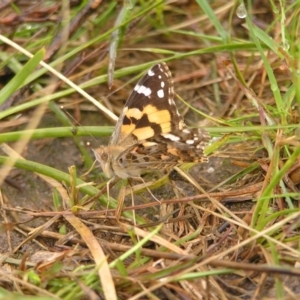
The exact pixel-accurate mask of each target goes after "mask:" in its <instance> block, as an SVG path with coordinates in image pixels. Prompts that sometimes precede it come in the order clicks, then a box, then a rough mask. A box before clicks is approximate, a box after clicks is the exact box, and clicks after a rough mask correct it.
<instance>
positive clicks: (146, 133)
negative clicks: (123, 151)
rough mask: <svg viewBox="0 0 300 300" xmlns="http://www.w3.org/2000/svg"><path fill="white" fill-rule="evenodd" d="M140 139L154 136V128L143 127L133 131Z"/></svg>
mask: <svg viewBox="0 0 300 300" xmlns="http://www.w3.org/2000/svg"><path fill="white" fill-rule="evenodd" d="M132 134H134V135H135V136H136V137H137V139H138V140H139V141H143V140H146V139H149V138H151V137H153V136H154V130H153V129H152V128H151V127H150V126H147V127H142V128H138V129H135V130H133V131H132Z"/></svg>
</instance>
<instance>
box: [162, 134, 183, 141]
mask: <svg viewBox="0 0 300 300" xmlns="http://www.w3.org/2000/svg"><path fill="white" fill-rule="evenodd" d="M162 136H163V137H164V138H166V139H169V140H171V141H172V142H178V141H179V140H180V138H179V137H178V136H176V135H174V134H171V133H165V134H162Z"/></svg>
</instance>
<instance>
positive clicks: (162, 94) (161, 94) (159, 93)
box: [157, 89, 165, 98]
mask: <svg viewBox="0 0 300 300" xmlns="http://www.w3.org/2000/svg"><path fill="white" fill-rule="evenodd" d="M157 96H158V97H159V98H163V97H164V96H165V93H164V90H162V89H160V90H158V91H157Z"/></svg>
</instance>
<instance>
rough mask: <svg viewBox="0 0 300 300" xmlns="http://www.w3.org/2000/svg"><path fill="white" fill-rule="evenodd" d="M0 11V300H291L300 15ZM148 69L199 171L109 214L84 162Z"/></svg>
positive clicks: (143, 186)
mask: <svg viewBox="0 0 300 300" xmlns="http://www.w3.org/2000/svg"><path fill="white" fill-rule="evenodd" d="M123 2H124V3H123ZM0 8H1V9H0V23H1V28H0V34H1V35H0V39H1V41H2V42H1V45H0V47H1V48H0V57H1V66H2V68H1V73H0V80H1V81H0V84H1V86H2V90H1V91H0V142H1V143H2V144H1V150H0V168H1V169H0V185H1V193H0V200H1V222H2V225H1V228H2V234H1V236H0V238H1V244H0V249H1V252H0V255H1V268H0V284H1V287H2V288H0V299H7V298H8V297H10V299H19V297H22V299H24V297H25V296H26V295H27V296H28V297H29V298H30V299H48V298H49V299H71V298H72V299H103V298H105V299H117V298H118V299H262V298H264V299H298V297H299V294H300V287H299V276H300V271H299V240H300V239H299V238H300V235H299V232H298V224H299V222H298V220H299V205H298V200H299V182H300V180H299V170H300V169H299V163H300V162H299V154H300V147H299V133H298V131H299V113H298V112H299V105H298V103H299V101H300V100H299V99H300V94H299V88H298V87H299V86H300V84H299V83H300V82H299V61H300V60H299V58H298V56H297V55H298V53H299V48H298V47H299V33H298V27H299V20H298V19H299V18H298V14H299V9H300V6H299V1H293V2H281V1H278V3H273V2H271V1H270V2H269V1H267V0H264V1H252V2H251V6H248V7H247V8H245V7H242V6H240V5H239V3H235V2H234V1H162V2H159V1H153V3H152V1H151V3H150V2H147V1H133V0H132V1H70V2H68V5H66V2H64V1H54V0H53V1H48V2H47V3H45V2H44V1H21V0H19V1H17V0H16V1H5V2H3V3H1V4H0ZM18 47H20V48H18ZM24 49H26V50H27V51H29V52H30V53H32V54H34V57H33V58H31V59H29V57H28V54H26V52H24ZM41 60H43V61H44V62H45V64H44V65H39V62H40V61H41ZM158 61H166V62H167V63H168V66H169V68H170V70H171V71H172V74H173V77H174V82H175V91H176V93H177V94H178V95H179V96H180V98H182V99H183V100H184V102H185V103H184V102H182V101H180V99H179V98H177V99H176V103H177V106H178V109H179V110H180V112H181V113H182V115H183V116H184V119H185V121H186V123H187V125H188V126H193V127H199V126H201V127H205V128H206V129H207V131H208V132H209V133H210V134H211V136H212V140H211V142H210V144H209V145H208V147H207V149H206V152H207V154H208V156H209V163H207V164H200V165H195V166H186V165H185V166H182V168H181V169H180V170H181V171H180V170H177V171H176V170H175V171H172V172H171V173H170V174H166V173H164V172H153V173H150V174H145V176H143V180H142V181H135V180H131V181H122V180H115V181H114V182H111V184H110V187H109V191H110V199H109V200H108V197H107V193H106V192H107V179H106V178H105V177H104V176H103V174H102V173H101V170H100V169H99V167H98V166H97V165H96V166H95V165H93V160H94V158H93V155H92V151H90V150H91V149H93V148H96V147H98V146H99V145H100V144H105V143H107V138H106V137H107V136H109V135H110V134H111V132H112V129H113V127H112V126H113V125H114V121H115V120H116V117H115V115H117V116H118V115H120V113H121V111H122V108H123V105H124V101H125V100H126V99H127V97H128V95H129V94H130V92H131V90H132V89H133V86H134V84H135V83H136V82H137V80H138V78H140V77H141V74H143V73H144V72H145V70H146V69H147V68H149V67H150V66H152V65H154V64H155V63H157V62H158ZM49 66H50V67H52V68H54V69H55V70H56V73H54V71H53V70H52V69H51V68H50V67H49ZM107 74H108V75H107ZM62 75H63V76H64V77H61V76H62ZM65 78H68V79H69V80H70V81H71V83H69V82H67V81H66V79H65ZM72 83H73V84H74V86H70V84H72ZM108 86H111V88H109V87H108ZM81 89H83V90H84V92H86V93H87V94H84V93H83V92H82V90H81ZM88 96H90V97H93V98H94V99H97V100H98V101H99V103H101V104H102V105H103V106H104V107H105V108H107V110H108V111H109V112H108V114H109V115H108V114H107V113H105V112H103V111H101V110H102V107H100V110H99V108H96V106H95V104H94V103H93V102H92V101H93V99H90V98H88ZM98 106H99V105H98ZM114 114H115V115H114ZM78 124H80V126H79V125H78ZM99 137H100V138H99ZM96 138H99V139H96ZM92 165H93V168H92V169H91V167H92ZM74 166H76V168H75V167H74ZM88 170H89V172H87V171H88ZM179 173H180V174H179ZM187 174H188V175H187Z"/></svg>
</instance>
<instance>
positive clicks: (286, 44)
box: [280, 40, 290, 51]
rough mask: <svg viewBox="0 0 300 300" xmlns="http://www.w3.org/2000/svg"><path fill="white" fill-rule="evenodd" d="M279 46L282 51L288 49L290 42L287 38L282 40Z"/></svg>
mask: <svg viewBox="0 0 300 300" xmlns="http://www.w3.org/2000/svg"><path fill="white" fill-rule="evenodd" d="M280 46H281V47H282V48H283V50H284V51H288V50H289V49H290V44H289V42H288V41H287V40H285V41H284V42H282V43H281V44H280Z"/></svg>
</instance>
